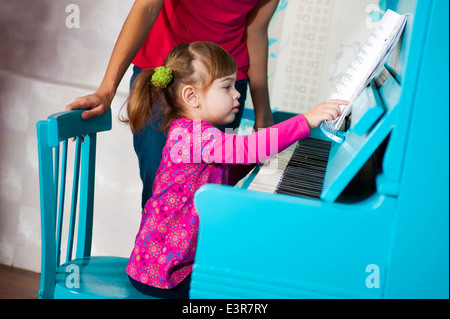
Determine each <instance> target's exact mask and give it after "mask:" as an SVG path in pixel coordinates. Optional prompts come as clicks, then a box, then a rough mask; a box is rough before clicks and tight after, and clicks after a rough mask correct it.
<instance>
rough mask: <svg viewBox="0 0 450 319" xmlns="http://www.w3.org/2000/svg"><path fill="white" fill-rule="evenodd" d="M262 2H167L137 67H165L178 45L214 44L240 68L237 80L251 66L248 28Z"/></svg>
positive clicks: (138, 59) (140, 51)
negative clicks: (225, 51)
mask: <svg viewBox="0 0 450 319" xmlns="http://www.w3.org/2000/svg"><path fill="white" fill-rule="evenodd" d="M257 2H258V0H204V1H201V0H166V1H165V2H164V4H163V6H162V8H161V12H160V14H159V16H158V18H157V20H156V22H155V24H154V26H153V28H152V30H151V31H150V34H149V36H148V38H147V40H146V41H145V43H144V45H143V46H142V48H141V49H140V50H139V52H138V54H137V55H136V57H135V59H134V60H133V64H134V65H136V66H138V67H140V68H142V69H149V68H155V67H158V66H161V65H163V63H164V59H165V58H166V56H167V54H168V53H169V51H170V50H171V49H172V48H173V47H175V46H176V45H178V44H181V43H189V42H194V41H211V42H215V43H217V44H219V45H221V46H222V47H223V48H224V49H225V50H227V51H228V52H229V53H230V54H231V55H232V56H233V58H234V59H235V60H236V63H237V65H238V67H239V70H238V74H237V80H242V79H245V78H247V70H248V66H249V61H248V51H247V43H246V38H245V28H246V22H247V15H248V13H249V12H250V11H251V10H252V9H253V8H254V7H255V5H256V4H257Z"/></svg>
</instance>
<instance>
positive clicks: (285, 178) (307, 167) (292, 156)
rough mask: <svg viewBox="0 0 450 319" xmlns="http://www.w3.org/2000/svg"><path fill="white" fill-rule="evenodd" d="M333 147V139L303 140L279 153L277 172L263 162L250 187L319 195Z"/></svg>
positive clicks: (301, 194)
mask: <svg viewBox="0 0 450 319" xmlns="http://www.w3.org/2000/svg"><path fill="white" fill-rule="evenodd" d="M330 148H331V142H330V141H324V140H318V139H312V138H306V139H303V140H300V141H298V142H297V143H295V144H293V145H292V146H291V147H289V148H287V149H286V150H284V151H283V152H281V153H280V154H279V156H278V157H277V160H278V162H279V165H278V169H277V171H276V173H275V172H273V171H272V169H271V168H269V169H268V170H269V172H266V171H265V169H267V167H270V165H267V164H266V165H265V166H262V168H261V170H260V171H259V173H258V175H257V176H256V177H255V179H254V180H253V182H252V183H251V184H250V186H249V187H248V189H249V190H260V191H265V192H271V193H279V194H289V195H294V196H303V197H308V198H320V194H321V191H322V185H323V180H324V176H325V171H326V166H327V163H328V155H329V153H330ZM275 174H276V175H275ZM299 176H301V178H299Z"/></svg>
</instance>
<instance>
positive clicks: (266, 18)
mask: <svg viewBox="0 0 450 319" xmlns="http://www.w3.org/2000/svg"><path fill="white" fill-rule="evenodd" d="M277 6H278V0H262V1H259V3H258V4H257V5H256V7H255V8H254V9H253V10H252V11H251V12H250V13H249V15H248V17H247V28H246V36H247V48H248V56H249V69H248V72H247V74H248V81H249V86H250V93H251V96H252V101H253V105H254V110H255V129H256V130H257V129H259V128H264V127H269V126H271V125H273V124H274V123H273V117H272V111H271V109H270V101H269V89H268V83H267V63H268V51H269V39H268V28H269V22H270V19H271V18H272V16H273V14H274V12H275V10H276V8H277Z"/></svg>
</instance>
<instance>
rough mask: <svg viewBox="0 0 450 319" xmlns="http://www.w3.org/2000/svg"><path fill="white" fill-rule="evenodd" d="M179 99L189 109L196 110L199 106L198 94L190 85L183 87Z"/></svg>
mask: <svg viewBox="0 0 450 319" xmlns="http://www.w3.org/2000/svg"><path fill="white" fill-rule="evenodd" d="M181 98H182V99H183V102H184V103H185V104H186V105H187V106H189V107H193V108H198V107H199V105H200V101H199V98H198V92H197V90H196V88H194V87H193V86H192V85H185V86H184V87H183V89H182V90H181Z"/></svg>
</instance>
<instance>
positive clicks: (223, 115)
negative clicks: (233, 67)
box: [200, 74, 241, 125]
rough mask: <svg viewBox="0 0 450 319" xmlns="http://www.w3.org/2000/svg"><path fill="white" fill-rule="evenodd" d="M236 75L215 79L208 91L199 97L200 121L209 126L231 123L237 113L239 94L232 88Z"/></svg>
mask: <svg viewBox="0 0 450 319" xmlns="http://www.w3.org/2000/svg"><path fill="white" fill-rule="evenodd" d="M235 82H236V74H233V75H230V76H226V77H223V78H219V79H215V80H214V82H213V83H212V84H211V86H210V87H209V89H208V90H207V91H206V92H205V94H203V95H202V96H201V100H200V108H201V110H200V111H201V115H202V116H201V117H202V120H205V121H208V122H209V123H210V124H211V125H222V124H228V123H231V122H233V120H234V117H235V116H236V113H237V112H238V111H239V110H238V107H239V102H238V99H239V98H240V96H241V95H240V94H239V92H238V91H237V90H236V88H235V87H234V84H235Z"/></svg>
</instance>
